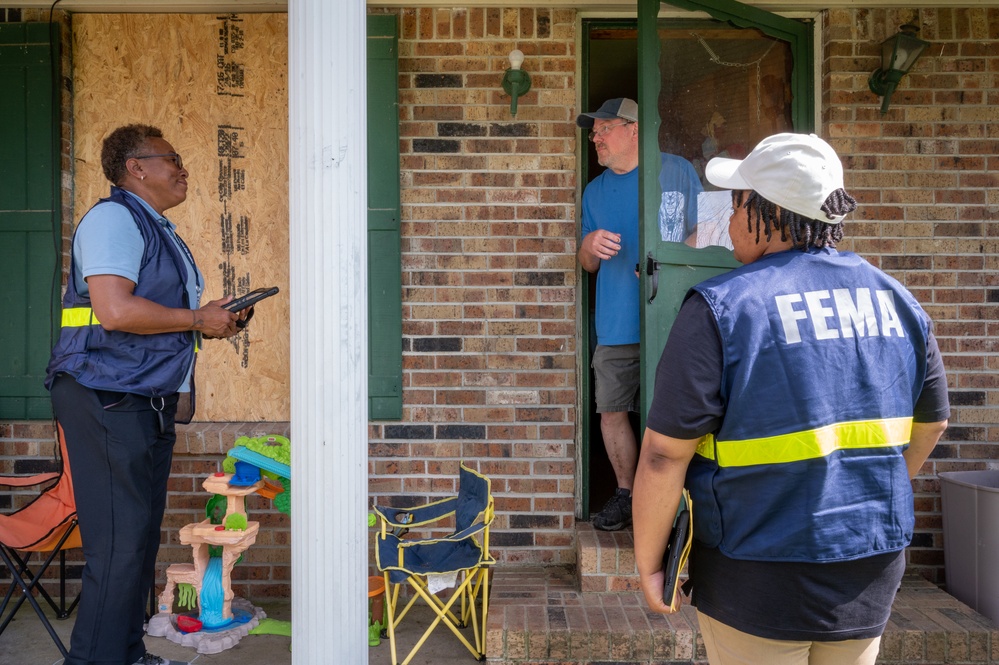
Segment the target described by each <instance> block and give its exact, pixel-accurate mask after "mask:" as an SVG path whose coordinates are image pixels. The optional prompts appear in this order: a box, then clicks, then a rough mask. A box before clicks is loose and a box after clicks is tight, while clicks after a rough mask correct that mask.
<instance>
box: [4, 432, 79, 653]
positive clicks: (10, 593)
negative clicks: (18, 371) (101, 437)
mask: <svg viewBox="0 0 999 665" xmlns="http://www.w3.org/2000/svg"><path fill="white" fill-rule="evenodd" d="M57 438H58V440H59V456H60V459H61V460H62V470H61V471H55V472H50V473H39V474H36V475H34V476H0V485H6V486H8V487H32V486H35V485H43V484H44V483H47V482H49V481H52V480H54V481H55V483H54V484H53V485H52V486H51V487H49V488H48V489H46V490H44V491H42V492H41V493H40V494H39V495H38V496H37V497H35V498H34V499H32V500H31V502H30V503H29V504H27V505H26V506H24V507H23V508H20V509H19V510H17V511H15V512H13V513H10V514H7V515H0V559H2V560H3V563H4V565H5V566H6V567H7V573H8V574H9V575H10V577H11V582H10V586H9V587H8V588H7V593H6V594H5V595H4V597H3V602H2V603H0V619H2V622H0V635H2V634H3V631H4V630H6V628H7V625H8V624H9V623H10V622H11V620H12V619H13V618H14V615H15V614H16V613H17V611H18V610H19V609H20V608H21V605H23V604H24V601H25V600H27V601H28V603H30V604H31V606H32V607H33V608H34V610H35V614H37V615H38V618H39V619H41V621H42V623H43V624H44V625H45V629H46V630H47V631H48V633H49V635H50V636H51V637H52V640H53V641H54V642H55V643H56V646H57V647H58V648H59V651H60V653H62V656H63V658H65V657H66V655H67V652H66V647H65V646H63V643H62V640H60V639H59V636H58V635H57V634H56V632H55V630H54V629H53V628H52V624H51V623H50V622H49V619H48V617H46V616H45V613H44V612H43V611H42V608H41V606H40V605H39V604H38V600H37V599H36V598H35V596H34V592H37V593H38V595H39V596H40V597H42V598H43V599H44V600H45V601H46V602H47V603H48V604H49V606H50V607H51V608H52V610H53V612H55V614H56V616H57V617H58V618H60V619H65V618H66V617H68V616H69V615H70V614H71V613H72V612H73V610H74V609H75V608H76V605H77V603H78V602H79V600H80V599H79V596H78V597H77V598H76V600H74V601H73V603H72V605H70V606H69V607H68V608H67V607H66V555H65V551H66V550H69V549H73V548H77V547H80V546H81V545H80V530H79V529H78V528H77V526H76V501H75V500H74V498H73V480H72V478H71V476H70V473H69V457H68V456H67V455H66V440H65V437H64V436H63V432H62V427H61V426H59V427H57ZM35 553H38V554H39V555H40V556H42V557H44V558H43V559H42V560H41V562H40V563H38V564H37V567H36V568H35V570H34V571H33V570H32V569H31V568H30V567H29V564H32V562H31V556H32V554H35ZM56 555H59V561H60V566H59V583H60V596H61V597H60V599H59V604H58V605H57V604H56V602H55V601H54V600H53V599H52V597H51V596H50V595H49V593H48V592H47V591H46V590H45V588H44V587H43V586H42V585H41V583H40V581H41V579H42V577H43V576H44V575H45V573H46V571H47V570H48V568H49V565H51V563H52V562H53V561H54V560H55V558H56ZM17 591H20V593H16V592H17ZM15 593H16V595H17V598H16V599H14V596H15Z"/></svg>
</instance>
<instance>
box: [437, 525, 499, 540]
mask: <svg viewBox="0 0 999 665" xmlns="http://www.w3.org/2000/svg"><path fill="white" fill-rule="evenodd" d="M487 526H489V525H488V524H486V523H485V522H476V523H475V524H473V525H471V526H469V527H466V528H464V529H462V530H461V531H456V532H454V533H452V534H451V535H449V536H448V537H447V540H464V539H465V538H471V537H472V536H474V535H476V534H477V533H479V532H480V531H482V530H484V529H485V528H486V527H487Z"/></svg>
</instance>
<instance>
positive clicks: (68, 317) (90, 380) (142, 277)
mask: <svg viewBox="0 0 999 665" xmlns="http://www.w3.org/2000/svg"><path fill="white" fill-rule="evenodd" d="M108 201H110V202H113V203H117V204H119V205H123V206H125V208H127V209H128V210H129V212H131V213H132V217H133V219H135V225H136V226H137V227H138V229H139V231H140V232H141V233H142V239H143V241H144V243H145V249H144V250H143V253H142V263H141V264H140V267H139V277H138V282H137V283H136V285H135V291H134V294H135V295H137V296H140V297H142V298H146V299H147V300H152V301H153V302H156V303H159V304H160V305H163V306H164V307H176V308H186V309H190V298H189V297H188V294H187V288H186V283H187V264H186V263H185V259H184V257H183V256H182V255H181V253H180V250H179V249H178V248H177V246H176V244H175V243H174V242H173V240H172V239H171V238H170V237H169V236H168V235H167V233H168V232H167V230H166V229H164V228H163V226H162V225H161V224H160V223H159V222H158V221H157V220H156V219H155V218H154V217H153V216H152V215H151V214H150V213H149V211H147V210H146V209H145V207H143V206H142V204H141V203H139V202H138V201H136V200H135V199H134V198H132V197H131V196H129V195H128V194H126V193H125V192H124V191H123V190H121V189H119V188H118V187H112V188H111V195H110V196H109V197H108V198H106V199H101V200H100V201H99V202H98V204H100V203H106V202H108ZM74 263H75V259H74ZM62 307H63V312H62V330H61V332H60V334H59V340H58V341H57V342H56V345H55V348H53V349H52V357H51V359H50V360H49V366H48V369H47V371H46V378H45V385H46V387H49V388H51V386H52V381H53V379H54V378H55V375H56V374H57V373H58V372H65V373H66V374H69V375H70V376H73V377H74V378H75V379H76V380H77V382H79V383H80V384H81V385H84V386H87V387H88V388H94V389H96V390H113V391H119V392H129V393H136V394H138V395H146V396H148V397H161V396H166V395H172V394H174V393H176V392H177V389H178V388H180V386H181V384H182V383H183V382H184V377H185V376H186V375H187V370H188V368H189V367H190V365H191V362H192V358H191V356H192V355H193V354H194V352H195V342H194V337H193V335H192V334H191V333H190V332H172V333H158V334H155V335H136V334H134V333H128V332H122V331H117V330H105V329H104V328H103V327H101V325H100V323H99V322H98V321H97V318H96V317H95V316H94V313H93V310H92V309H91V306H90V298H89V297H85V296H81V295H79V293H78V292H77V288H76V269H75V264H74V265H72V266H70V270H69V282H68V285H67V288H66V295H65V297H64V298H63V303H62Z"/></svg>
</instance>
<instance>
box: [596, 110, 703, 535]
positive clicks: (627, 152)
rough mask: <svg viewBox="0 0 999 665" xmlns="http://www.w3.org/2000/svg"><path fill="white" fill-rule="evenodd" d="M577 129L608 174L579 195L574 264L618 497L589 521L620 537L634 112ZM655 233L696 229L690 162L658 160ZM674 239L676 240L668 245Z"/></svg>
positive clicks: (634, 236) (629, 369) (631, 286)
mask: <svg viewBox="0 0 999 665" xmlns="http://www.w3.org/2000/svg"><path fill="white" fill-rule="evenodd" d="M576 124H577V125H579V126H580V127H584V128H588V129H590V134H589V136H590V140H591V141H593V144H594V146H595V147H596V150H597V161H598V162H599V163H600V165H601V166H604V167H606V170H605V171H604V172H603V173H601V174H600V175H599V176H597V177H596V178H594V179H593V181H592V182H590V183H589V184H588V185H587V186H586V190H585V191H584V192H583V206H582V214H583V221H582V227H583V229H582V241H581V242H580V246H579V251H578V252H577V254H576V258H577V259H578V260H579V264H580V265H581V266H582V267H583V269H584V270H586V271H587V272H590V273H596V274H597V288H596V317H595V319H596V329H597V347H596V349H595V350H594V352H593V360H592V367H593V372H594V384H595V385H594V394H595V397H596V404H597V413H599V414H600V433H601V435H602V436H603V440H604V447H605V448H606V450H607V456H608V457H609V458H610V462H611V466H612V467H613V468H614V476H615V478H616V481H617V489H616V490H615V492H614V495H613V496H611V498H610V500H608V501H607V504H606V505H605V506H604V507H603V510H601V511H600V512H599V513H597V515H595V516H594V518H593V526H595V527H596V528H598V529H601V530H603V531H617V530H618V529H621V528H623V527H625V526H627V525H628V524H630V523H631V489H632V486H633V484H634V481H635V468H636V466H637V464H638V444H637V441H636V439H635V433H634V431H633V430H632V428H631V421H630V419H629V416H628V414H629V412H631V411H637V410H638V389H639V383H640V380H641V376H640V372H639V341H640V339H641V332H640V330H639V286H638V273H637V270H636V265H637V264H638V260H639V259H638V238H639V234H638V229H639V219H638V104H636V103H635V102H634V101H633V100H631V99H627V98H617V99H610V100H608V101H606V102H604V104H603V105H602V106H601V107H600V108H599V109H598V110H596V111H594V112H592V113H583V114H581V115H579V116H578V117H577V118H576ZM661 160H662V170H661V172H660V176H659V182H660V186H661V187H662V197H661V204H660V207H659V216H660V219H659V227H660V228H661V229H665V228H671V229H676V232H675V235H676V240H678V241H683V239H684V238H685V237H686V236H687V235H689V233H690V232H692V231H693V229H694V227H695V226H696V224H697V215H696V210H697V194H698V193H699V192H700V191H701V189H702V188H701V182H700V180H699V179H698V177H697V173H696V172H695V171H694V167H693V166H692V165H691V164H690V162H688V161H687V160H685V159H683V158H681V157H677V156H676V155H669V154H665V153H662V154H661ZM670 239H673V238H670Z"/></svg>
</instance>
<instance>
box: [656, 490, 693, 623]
mask: <svg viewBox="0 0 999 665" xmlns="http://www.w3.org/2000/svg"><path fill="white" fill-rule="evenodd" d="M693 508H694V505H693V502H692V501H691V500H690V494H689V493H688V492H687V490H683V494H682V495H681V496H680V507H679V509H678V510H677V513H676V518H675V519H674V520H673V528H672V530H671V531H670V534H669V543H668V544H667V545H666V552H665V554H663V575H664V578H665V579H664V581H663V602H664V603H666V604H667V605H668V606H669V607H670V609H671V610H672V611H674V612H675V611H676V610H677V609H679V607H680V602H679V596H678V594H677V590H678V589H679V587H680V573H681V572H682V571H683V568H684V566H686V565H687V557H688V556H689V555H690V544H691V541H692V540H693V525H694V524H693Z"/></svg>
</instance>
